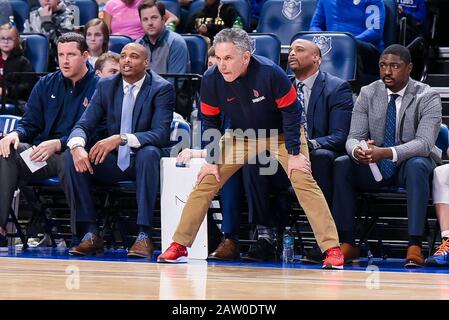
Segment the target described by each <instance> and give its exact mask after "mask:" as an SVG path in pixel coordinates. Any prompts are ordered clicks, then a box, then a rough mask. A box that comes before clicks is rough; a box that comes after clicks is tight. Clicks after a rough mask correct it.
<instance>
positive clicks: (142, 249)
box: [128, 233, 153, 258]
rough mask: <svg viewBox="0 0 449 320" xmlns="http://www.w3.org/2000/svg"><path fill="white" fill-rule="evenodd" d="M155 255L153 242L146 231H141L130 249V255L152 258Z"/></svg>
mask: <svg viewBox="0 0 449 320" xmlns="http://www.w3.org/2000/svg"><path fill="white" fill-rule="evenodd" d="M152 255H153V243H152V242H151V239H150V238H148V236H147V235H146V234H145V233H139V235H138V237H137V239H136V242H134V244H133V246H132V247H131V248H130V249H129V250H128V257H137V258H151V256H152Z"/></svg>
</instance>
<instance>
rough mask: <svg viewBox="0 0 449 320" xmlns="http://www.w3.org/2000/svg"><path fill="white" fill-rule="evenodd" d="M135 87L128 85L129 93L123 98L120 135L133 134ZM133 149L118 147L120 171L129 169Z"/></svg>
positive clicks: (126, 146)
mask: <svg viewBox="0 0 449 320" xmlns="http://www.w3.org/2000/svg"><path fill="white" fill-rule="evenodd" d="M134 87H135V85H133V84H131V85H128V92H127V93H126V94H125V96H124V97H123V103H122V117H121V122H120V134H126V133H131V130H132V122H133V109H134V96H133V89H134ZM130 153H131V148H130V147H129V146H128V145H125V146H119V147H118V158H117V165H118V167H119V168H120V170H122V171H125V170H126V169H128V167H129V162H130V157H131V155H130Z"/></svg>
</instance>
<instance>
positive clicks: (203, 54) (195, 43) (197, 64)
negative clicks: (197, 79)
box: [182, 34, 207, 75]
mask: <svg viewBox="0 0 449 320" xmlns="http://www.w3.org/2000/svg"><path fill="white" fill-rule="evenodd" d="M182 37H183V38H184V40H185V41H186V44H187V49H188V50H189V56H190V72H191V73H196V74H200V75H202V74H203V73H204V71H206V62H207V43H206V40H204V38H203V37H201V36H199V35H193V34H183V35H182Z"/></svg>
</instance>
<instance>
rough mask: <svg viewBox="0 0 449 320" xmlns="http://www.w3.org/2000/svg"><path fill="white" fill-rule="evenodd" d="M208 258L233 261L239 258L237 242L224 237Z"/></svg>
mask: <svg viewBox="0 0 449 320" xmlns="http://www.w3.org/2000/svg"><path fill="white" fill-rule="evenodd" d="M208 259H213V260H225V261H234V260H239V259H240V246H239V244H238V242H236V241H234V240H231V239H224V240H223V241H222V242H221V243H220V244H219V245H218V248H217V249H216V250H215V251H214V252H212V253H211V254H210V255H209V257H208Z"/></svg>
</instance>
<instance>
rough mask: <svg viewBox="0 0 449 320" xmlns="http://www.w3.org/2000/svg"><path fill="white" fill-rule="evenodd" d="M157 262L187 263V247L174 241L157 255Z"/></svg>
mask: <svg viewBox="0 0 449 320" xmlns="http://www.w3.org/2000/svg"><path fill="white" fill-rule="evenodd" d="M157 262H165V263H185V262H187V248H186V247H185V246H183V245H181V244H179V243H176V242H172V243H171V245H170V247H168V249H167V250H165V252H164V253H163V254H161V255H159V257H157Z"/></svg>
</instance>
